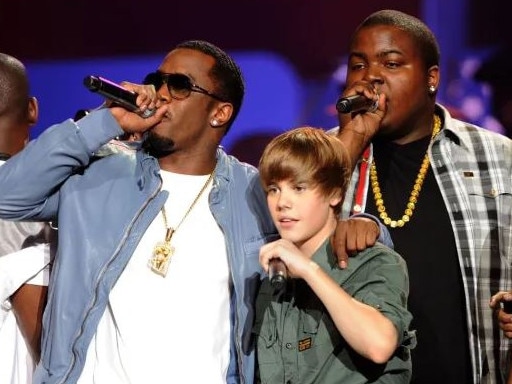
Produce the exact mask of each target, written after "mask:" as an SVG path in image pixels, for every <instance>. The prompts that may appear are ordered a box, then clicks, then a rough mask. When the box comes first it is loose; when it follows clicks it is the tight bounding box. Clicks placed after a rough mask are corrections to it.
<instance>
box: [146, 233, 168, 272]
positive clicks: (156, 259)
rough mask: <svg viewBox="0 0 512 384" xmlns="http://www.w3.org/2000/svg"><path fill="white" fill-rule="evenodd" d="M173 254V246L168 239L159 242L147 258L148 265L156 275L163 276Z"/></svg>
mask: <svg viewBox="0 0 512 384" xmlns="http://www.w3.org/2000/svg"><path fill="white" fill-rule="evenodd" d="M173 254H174V247H173V246H171V244H170V243H169V242H168V241H164V242H159V243H157V244H156V245H155V248H154V249H153V256H152V257H151V258H150V259H149V261H148V265H149V267H150V268H151V270H152V271H153V272H155V273H156V274H157V275H160V276H162V277H165V275H167V270H168V269H169V264H170V263H171V258H172V255H173Z"/></svg>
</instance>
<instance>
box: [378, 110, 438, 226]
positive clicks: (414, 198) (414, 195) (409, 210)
mask: <svg viewBox="0 0 512 384" xmlns="http://www.w3.org/2000/svg"><path fill="white" fill-rule="evenodd" d="M440 130H441V119H440V118H439V116H437V115H434V127H433V129H432V138H431V141H432V140H433V139H434V137H435V136H436V135H437V134H438V133H439V131H440ZM429 165H430V161H429V159H428V152H427V153H425V157H424V158H423V162H422V163H421V167H420V170H419V172H418V176H417V177H416V181H415V182H414V186H413V187H412V191H411V195H410V196H409V201H408V202H407V206H406V208H405V211H404V214H403V215H402V218H401V219H398V220H393V219H391V218H390V217H389V216H388V214H387V212H386V206H385V205H384V199H383V197H382V191H381V189H380V185H379V179H378V177H377V167H376V165H375V160H374V161H372V165H371V166H370V183H371V186H372V191H373V198H374V200H375V205H376V206H377V211H378V212H379V217H380V218H381V219H382V221H383V222H384V224H386V225H388V226H390V227H391V228H396V227H403V226H404V225H405V224H406V223H408V222H409V221H410V220H411V216H412V214H413V213H414V209H415V208H416V203H417V202H418V197H419V195H420V191H421V187H422V186H423V182H424V181H425V176H426V175H427V171H428V167H429Z"/></svg>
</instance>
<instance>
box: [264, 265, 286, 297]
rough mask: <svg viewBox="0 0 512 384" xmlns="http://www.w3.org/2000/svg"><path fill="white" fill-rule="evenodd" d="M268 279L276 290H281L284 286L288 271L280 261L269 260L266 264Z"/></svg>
mask: <svg viewBox="0 0 512 384" xmlns="http://www.w3.org/2000/svg"><path fill="white" fill-rule="evenodd" d="M268 278H269V280H270V284H271V285H272V286H273V287H274V289H276V290H282V289H283V288H284V287H285V286H286V279H287V278H288V271H287V269H286V265H285V264H284V263H283V262H282V260H281V259H277V258H274V259H270V261H269V264H268Z"/></svg>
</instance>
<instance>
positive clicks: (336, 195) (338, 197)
mask: <svg viewBox="0 0 512 384" xmlns="http://www.w3.org/2000/svg"><path fill="white" fill-rule="evenodd" d="M342 200H343V195H342V194H341V188H336V190H335V191H333V193H332V194H331V197H330V198H329V205H330V206H331V207H335V206H337V205H338V204H339V203H340V202H341V201H342Z"/></svg>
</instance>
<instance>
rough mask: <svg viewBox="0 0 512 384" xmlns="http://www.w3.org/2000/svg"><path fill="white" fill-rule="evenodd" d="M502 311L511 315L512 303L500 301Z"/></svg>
mask: <svg viewBox="0 0 512 384" xmlns="http://www.w3.org/2000/svg"><path fill="white" fill-rule="evenodd" d="M501 303H502V305H503V311H505V313H512V301H502V302H501Z"/></svg>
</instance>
